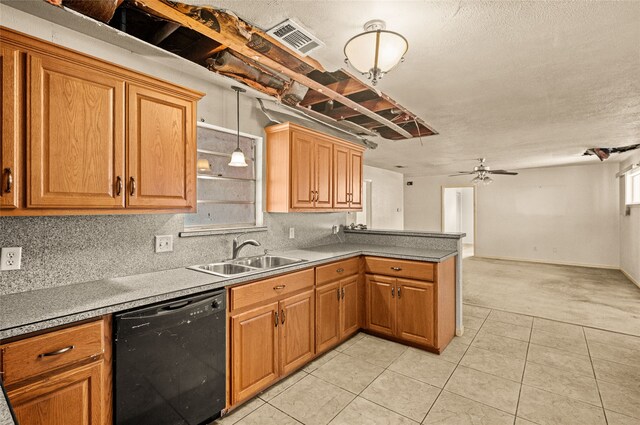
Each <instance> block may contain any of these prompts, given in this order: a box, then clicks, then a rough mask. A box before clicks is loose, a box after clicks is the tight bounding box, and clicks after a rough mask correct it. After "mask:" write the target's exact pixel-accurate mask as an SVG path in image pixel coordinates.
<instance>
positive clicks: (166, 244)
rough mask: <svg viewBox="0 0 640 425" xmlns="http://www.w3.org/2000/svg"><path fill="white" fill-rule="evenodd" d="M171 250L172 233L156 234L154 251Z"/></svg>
mask: <svg viewBox="0 0 640 425" xmlns="http://www.w3.org/2000/svg"><path fill="white" fill-rule="evenodd" d="M171 251H173V235H156V252H171Z"/></svg>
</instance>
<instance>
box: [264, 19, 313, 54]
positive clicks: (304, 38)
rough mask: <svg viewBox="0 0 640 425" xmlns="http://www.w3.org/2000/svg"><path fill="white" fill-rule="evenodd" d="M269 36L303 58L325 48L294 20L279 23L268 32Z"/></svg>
mask: <svg viewBox="0 0 640 425" xmlns="http://www.w3.org/2000/svg"><path fill="white" fill-rule="evenodd" d="M267 34H269V35H270V36H272V37H273V38H275V39H277V40H279V41H281V42H282V44H284V45H285V46H287V47H289V48H291V49H293V50H295V51H296V52H298V53H300V54H302V55H303V56H307V55H308V54H309V53H311V51H313V50H315V49H317V48H318V47H323V46H324V43H323V42H322V41H320V40H319V39H318V38H317V37H315V36H314V35H312V34H311V33H310V32H309V31H307V30H306V29H305V28H303V27H302V25H300V24H299V23H297V22H295V21H294V20H292V19H287V20H286V21H284V22H281V23H279V24H278V25H276V26H275V27H273V28H271V29H270V30H269V31H267Z"/></svg>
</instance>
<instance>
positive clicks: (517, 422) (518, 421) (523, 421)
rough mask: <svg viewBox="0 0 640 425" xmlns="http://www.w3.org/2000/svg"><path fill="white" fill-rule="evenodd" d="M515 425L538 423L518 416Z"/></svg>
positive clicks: (534, 424) (533, 424)
mask: <svg viewBox="0 0 640 425" xmlns="http://www.w3.org/2000/svg"><path fill="white" fill-rule="evenodd" d="M515 425H537V424H536V423H535V422H531V421H528V420H526V419H522V418H516V423H515Z"/></svg>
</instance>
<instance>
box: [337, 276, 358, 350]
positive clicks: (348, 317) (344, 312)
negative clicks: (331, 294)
mask: <svg viewBox="0 0 640 425" xmlns="http://www.w3.org/2000/svg"><path fill="white" fill-rule="evenodd" d="M340 286H341V288H340V293H341V301H342V309H341V315H340V338H341V339H343V338H347V337H348V336H350V335H352V334H353V333H355V332H356V331H357V330H358V328H359V327H360V324H359V321H358V317H359V313H360V312H359V309H358V276H353V277H350V278H347V279H344V280H342V281H341V282H340Z"/></svg>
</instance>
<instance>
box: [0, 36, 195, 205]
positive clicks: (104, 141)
mask: <svg viewBox="0 0 640 425" xmlns="http://www.w3.org/2000/svg"><path fill="white" fill-rule="evenodd" d="M0 42H1V43H2V102H3V103H2V113H3V119H2V150H1V155H2V156H1V157H0V159H1V162H2V171H3V172H2V190H0V195H1V198H0V199H1V202H0V205H1V206H2V207H12V208H13V209H7V210H6V213H7V215H63V214H106V213H109V214H114V213H140V212H167V211H180V212H190V211H195V208H196V172H195V160H196V140H195V137H196V135H195V125H196V122H195V116H196V103H197V101H198V100H199V99H200V98H201V97H202V95H203V94H202V93H198V92H195V91H192V90H189V89H186V88H183V87H179V86H176V85H174V84H170V83H166V82H163V81H160V80H157V79H155V78H151V77H148V76H146V75H142V74H140V73H137V72H134V71H130V70H127V69H125V68H122V67H119V66H116V65H114V64H110V63H108V62H104V61H102V60H99V59H96V58H93V57H90V56H87V55H84V54H80V53H77V52H74V51H71V50H68V49H65V48H62V47H59V46H56V45H53V44H51V43H48V42H46V41H42V40H38V39H35V38H32V37H29V36H27V35H24V34H20V33H17V32H14V31H11V30H8V29H6V28H1V27H0ZM22 105H27V107H26V108H24V107H23V106H22ZM23 127H24V128H26V129H27V130H28V131H26V132H24V131H22V130H21V128H23ZM22 165H24V167H21V166H22ZM9 176H11V177H9ZM10 180H11V181H10ZM8 188H10V189H11V190H9V191H8V190H7V189H8ZM4 213H5V211H3V214H4Z"/></svg>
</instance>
